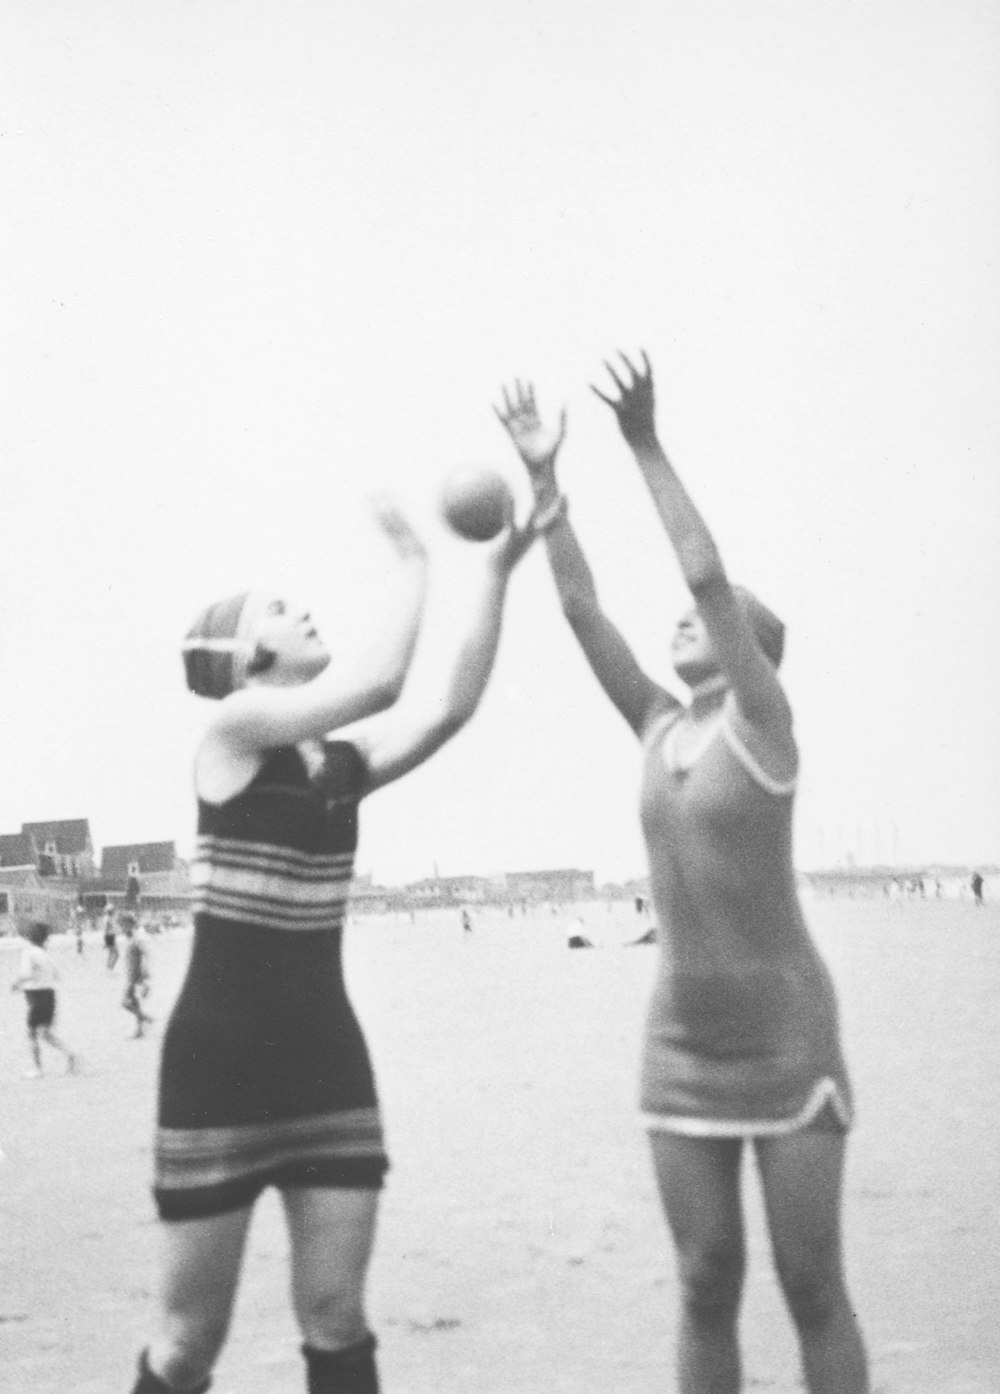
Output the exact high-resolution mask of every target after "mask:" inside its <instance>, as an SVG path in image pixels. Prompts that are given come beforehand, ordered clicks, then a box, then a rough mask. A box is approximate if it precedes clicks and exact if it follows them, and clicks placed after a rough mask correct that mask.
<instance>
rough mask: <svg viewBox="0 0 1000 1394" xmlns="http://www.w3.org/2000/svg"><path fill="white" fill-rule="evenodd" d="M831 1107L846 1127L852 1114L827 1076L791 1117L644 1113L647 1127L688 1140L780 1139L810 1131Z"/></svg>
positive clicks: (642, 1116) (837, 1088)
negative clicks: (746, 1117) (679, 1134)
mask: <svg viewBox="0 0 1000 1394" xmlns="http://www.w3.org/2000/svg"><path fill="white" fill-rule="evenodd" d="M827 1104H829V1105H830V1107H831V1108H832V1109H833V1111H834V1113H835V1114H836V1115H837V1118H838V1119H839V1120H840V1122H841V1123H842V1124H843V1125H844V1127H845V1128H847V1127H850V1124H851V1111H850V1109H849V1108H848V1106H847V1103H846V1101H845V1099H844V1096H843V1094H842V1093H841V1092H840V1089H839V1087H838V1085H837V1081H836V1080H835V1079H831V1078H830V1076H829V1075H824V1077H823V1078H822V1079H819V1080H817V1081H816V1083H815V1084H814V1085H813V1087H812V1091H811V1093H810V1095H809V1098H808V1099H807V1100H806V1102H805V1103H804V1104H803V1106H802V1107H801V1108H800V1109H799V1111H798V1113H793V1114H792V1116H791V1118H758V1119H735V1118H684V1117H682V1116H681V1115H679V1114H675V1113H642V1114H641V1115H640V1116H641V1118H642V1121H643V1123H644V1124H645V1126H646V1128H647V1129H648V1130H649V1131H650V1132H655V1133H683V1134H684V1136H685V1137H780V1136H782V1135H783V1134H785V1133H795V1132H799V1131H800V1130H801V1129H803V1128H807V1127H808V1126H809V1124H810V1123H811V1122H812V1121H813V1120H814V1119H815V1118H817V1117H818V1115H819V1114H820V1113H822V1112H823V1109H824V1108H825V1107H826V1105H827Z"/></svg>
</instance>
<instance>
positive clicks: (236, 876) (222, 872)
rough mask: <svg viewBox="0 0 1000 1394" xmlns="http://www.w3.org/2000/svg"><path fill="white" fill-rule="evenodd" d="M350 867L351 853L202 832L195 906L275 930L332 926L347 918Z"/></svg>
mask: <svg viewBox="0 0 1000 1394" xmlns="http://www.w3.org/2000/svg"><path fill="white" fill-rule="evenodd" d="M352 872H353V856H352V854H351V853H338V854H335V855H330V854H314V853H307V852H299V851H296V850H294V849H292V848H286V847H278V846H275V845H274V844H272V843H259V842H240V841H237V840H235V839H232V838H212V837H203V838H200V839H199V841H198V846H197V853H196V857H195V860H194V861H193V862H192V866H191V883H192V886H193V888H194V891H195V905H194V909H195V911H196V913H198V912H200V913H203V914H208V915H212V916H214V917H215V918H217V919H224V920H233V921H242V922H244V923H246V924H253V925H263V926H265V927H270V928H274V929H329V928H333V927H336V926H337V925H339V924H340V923H341V922H342V921H343V917H344V907H345V905H346V903H347V897H348V894H349V892H350V888H351V880H352Z"/></svg>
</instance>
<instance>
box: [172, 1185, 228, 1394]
mask: <svg viewBox="0 0 1000 1394" xmlns="http://www.w3.org/2000/svg"><path fill="white" fill-rule="evenodd" d="M250 1214H251V1211H250V1208H249V1207H247V1208H246V1209H243V1210H232V1211H228V1212H227V1213H226V1214H224V1215H212V1216H210V1217H209V1218H207V1219H204V1220H171V1221H170V1222H169V1223H167V1224H165V1225H163V1226H162V1231H163V1253H162V1263H163V1268H162V1279H161V1293H160V1331H159V1333H158V1335H157V1336H156V1337H155V1339H154V1340H153V1341H152V1342H151V1343H150V1347H149V1367H150V1369H151V1370H152V1371H153V1373H154V1374H157V1375H159V1376H160V1378H161V1379H162V1380H164V1381H165V1382H166V1383H167V1384H169V1385H170V1386H171V1388H174V1389H177V1390H184V1389H193V1388H197V1387H198V1385H200V1384H202V1383H203V1382H204V1380H206V1379H207V1378H208V1376H209V1375H210V1374H211V1371H212V1366H213V1365H214V1364H215V1361H216V1360H217V1359H218V1355H219V1351H220V1350H221V1349H222V1345H223V1342H224V1341H225V1339H226V1333H227V1331H228V1330H229V1320H230V1317H231V1316H232V1310H233V1301H234V1299H235V1297H236V1285H237V1283H238V1281H239V1276H240V1266H241V1264H242V1262H243V1250H244V1248H245V1245H246V1237H247V1230H248V1228H249V1224H250Z"/></svg>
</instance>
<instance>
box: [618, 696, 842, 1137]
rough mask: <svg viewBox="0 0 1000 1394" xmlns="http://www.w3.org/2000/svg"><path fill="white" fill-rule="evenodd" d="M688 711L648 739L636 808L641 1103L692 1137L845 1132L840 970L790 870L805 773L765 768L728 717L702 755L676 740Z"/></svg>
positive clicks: (651, 1115)
mask: <svg viewBox="0 0 1000 1394" xmlns="http://www.w3.org/2000/svg"><path fill="white" fill-rule="evenodd" d="M680 716H681V713H679V712H671V713H668V714H667V715H666V716H665V717H664V718H663V719H662V720H661V721H660V722H659V723H657V724H655V725H654V726H653V728H652V729H651V731H650V732H649V734H648V736H647V738H646V742H645V745H646V755H645V767H644V776H643V789H642V801H641V815H642V825H643V832H644V834H645V839H646V846H647V850H648V855H649V865H650V880H651V891H652V898H653V903H654V906H655V908H656V914H657V921H658V938H659V943H660V964H659V971H658V976H657V980H656V984H655V987H654V990H653V996H652V1000H651V1002H650V1006H649V1013H648V1018H647V1025H646V1036H645V1048H644V1052H643V1062H642V1082H641V1101H640V1102H641V1108H642V1110H643V1113H644V1114H645V1115H646V1121H647V1123H648V1125H649V1126H650V1127H653V1128H663V1129H667V1130H670V1131H674V1132H679V1133H685V1134H687V1135H689V1136H695V1137H698V1136H700V1137H753V1136H767V1135H769V1134H780V1133H786V1132H792V1131H795V1130H796V1129H800V1128H805V1127H810V1126H816V1125H817V1120H820V1124H819V1125H820V1126H823V1123H824V1121H826V1120H828V1121H829V1123H830V1125H831V1126H833V1127H835V1128H846V1127H847V1126H848V1125H849V1123H850V1120H851V1093H850V1084H849V1081H848V1077H847V1072H846V1069H845V1066H844V1061H843V1057H842V1054H841V1049H840V1040H839V1029H838V1020H837V1004H836V998H835V996H834V990H833V984H832V981H831V978H830V974H829V972H828V970H827V968H826V965H825V964H824V963H823V961H822V959H821V958H820V956H819V953H818V952H817V950H816V947H815V945H814V944H813V941H812V939H811V937H810V935H809V931H808V929H807V927H806V924H805V920H804V917H803V914H802V909H801V906H800V904H799V898H798V893H797V890H796V886H795V875H794V871H793V868H792V804H793V792H794V780H792V781H790V782H788V783H781V782H779V781H776V780H774V779H772V778H770V776H768V775H767V774H766V773H765V772H764V771H763V770H762V769H761V768H760V766H759V764H758V763H757V761H756V760H755V759H754V758H753V756H752V754H751V752H750V751H748V750H747V749H746V747H745V746H744V745H743V743H742V742H741V741H740V739H739V737H738V735H737V733H736V732H735V730H734V729H733V726H732V724H731V721H730V719H729V716H728V714H727V713H725V712H724V713H723V714H722V716H721V718H720V720H719V722H718V724H716V725H713V727H712V728H711V730H710V731H709V732H707V733H706V737H705V740H704V742H703V744H702V747H701V749H700V750H698V751H696V758H695V759H694V762H693V763H692V764H691V765H690V766H689V767H688V768H687V769H681V768H679V767H678V765H677V762H676V760H675V759H674V758H673V751H672V747H673V744H674V742H675V739H676V733H677V729H678V721H679V720H680Z"/></svg>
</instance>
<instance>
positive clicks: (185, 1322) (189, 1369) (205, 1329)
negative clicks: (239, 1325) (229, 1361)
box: [149, 1312, 229, 1390]
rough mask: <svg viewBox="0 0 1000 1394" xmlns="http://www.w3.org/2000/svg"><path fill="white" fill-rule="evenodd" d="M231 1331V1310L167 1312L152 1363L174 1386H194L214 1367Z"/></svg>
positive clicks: (154, 1343)
mask: <svg viewBox="0 0 1000 1394" xmlns="http://www.w3.org/2000/svg"><path fill="white" fill-rule="evenodd" d="M228 1333H229V1314H228V1312H227V1313H225V1314H222V1313H219V1312H214V1313H212V1312H206V1313H199V1314H196V1315H195V1314H190V1313H188V1314H184V1315H181V1314H179V1313H176V1312H174V1313H167V1314H165V1318H164V1321H163V1323H162V1327H161V1330H160V1333H159V1335H158V1336H157V1337H156V1338H155V1339H154V1340H153V1341H152V1342H151V1343H150V1347H149V1364H150V1367H151V1369H153V1370H154V1371H155V1372H156V1373H157V1374H158V1375H159V1376H160V1377H161V1379H163V1380H165V1381H166V1383H167V1384H168V1385H170V1386H171V1388H173V1389H178V1390H185V1389H193V1388H196V1387H198V1386H199V1385H200V1384H202V1383H203V1382H204V1381H205V1380H206V1379H207V1378H208V1377H209V1375H211V1373H212V1369H213V1367H214V1365H215V1362H216V1360H218V1358H219V1354H220V1352H221V1350H222V1347H223V1345H224V1344H225V1341H226V1336H227V1335H228Z"/></svg>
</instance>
